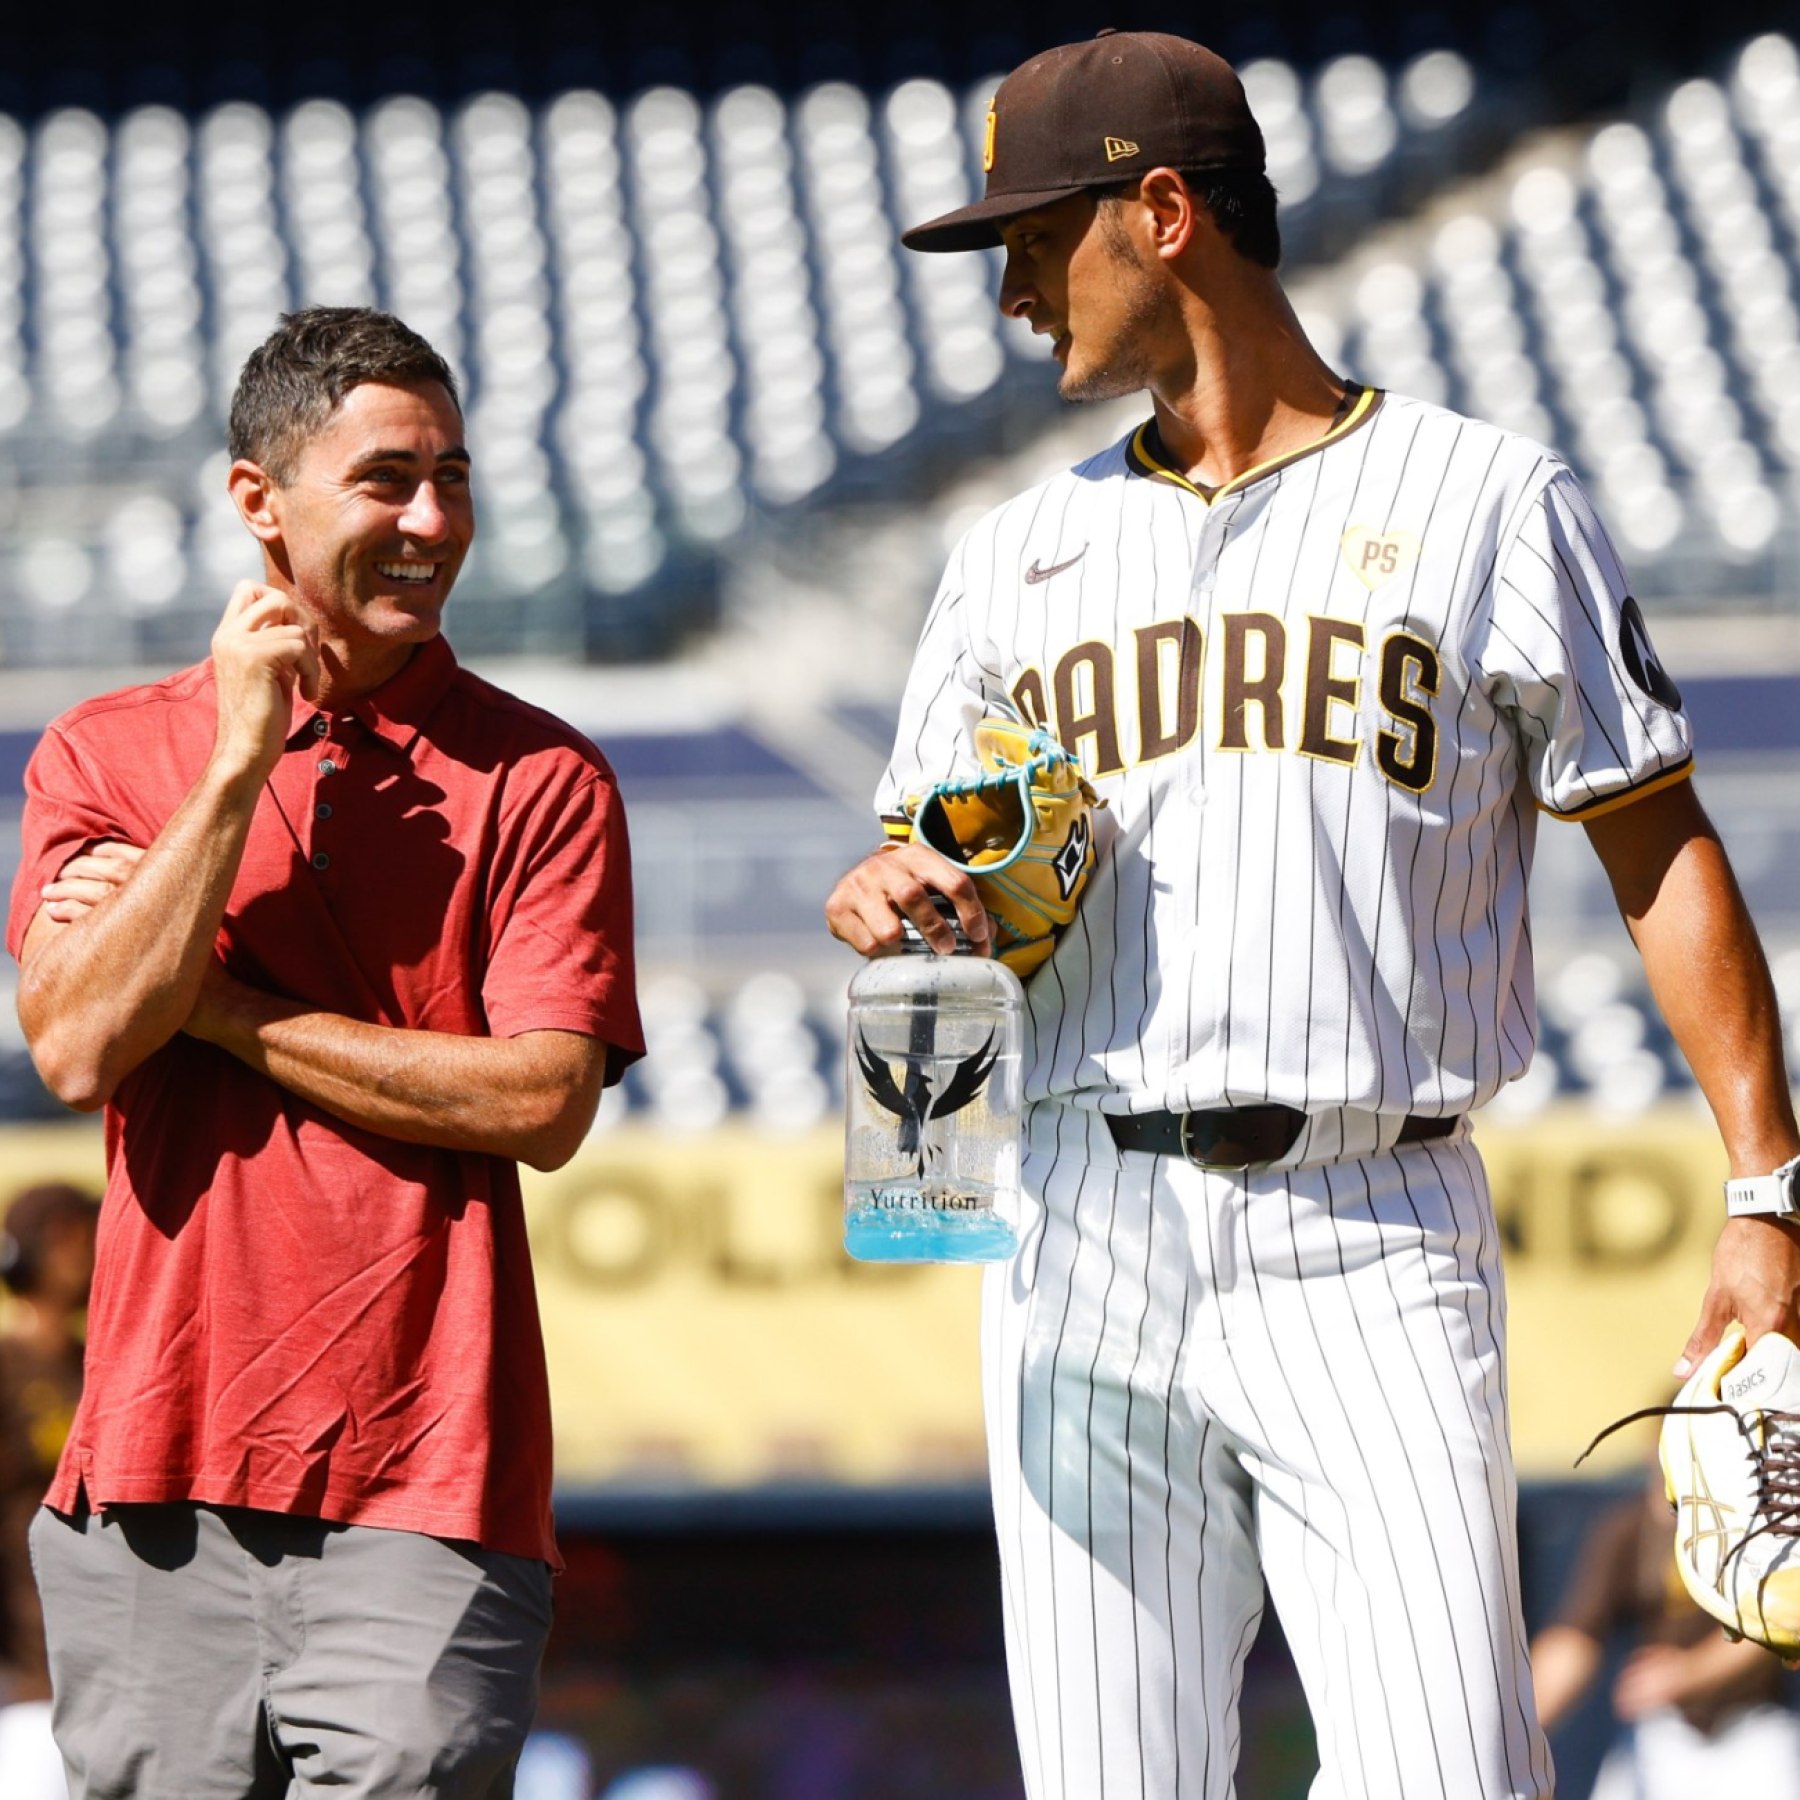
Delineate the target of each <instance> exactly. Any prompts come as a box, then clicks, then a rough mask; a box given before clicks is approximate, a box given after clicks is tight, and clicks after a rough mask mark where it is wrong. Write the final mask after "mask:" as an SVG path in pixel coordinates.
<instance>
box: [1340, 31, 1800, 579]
mask: <svg viewBox="0 0 1800 1800" xmlns="http://www.w3.org/2000/svg"><path fill="white" fill-rule="evenodd" d="M1797 275H1800V55H1797V54H1796V50H1795V47H1794V45H1793V43H1792V42H1791V41H1790V40H1789V39H1787V38H1785V37H1781V36H1778V35H1773V34H1771V35H1767V36H1763V37H1760V38H1757V39H1756V40H1754V41H1753V42H1751V43H1750V44H1748V45H1746V46H1745V47H1744V48H1743V50H1742V51H1741V52H1740V53H1739V54H1738V56H1737V57H1736V58H1735V59H1734V61H1733V63H1732V66H1731V68H1730V70H1729V72H1728V74H1727V77H1726V79H1725V80H1723V81H1713V80H1710V79H1696V80H1691V81H1687V82H1684V83H1683V84H1682V85H1680V86H1679V87H1677V88H1676V89H1674V91H1673V92H1671V93H1669V94H1668V95H1667V97H1666V98H1665V99H1664V100H1663V101H1662V103H1661V104H1660V105H1658V106H1656V107H1655V108H1654V109H1653V110H1652V111H1651V112H1650V113H1648V114H1647V115H1646V116H1645V117H1644V118H1643V119H1642V120H1641V121H1619V122H1614V123H1610V124H1607V125H1604V126H1602V127H1600V128H1599V129H1597V130H1594V131H1592V132H1591V133H1589V134H1585V136H1584V137H1583V138H1581V139H1577V140H1571V139H1569V138H1567V137H1563V138H1558V139H1556V140H1553V141H1549V142H1546V143H1544V144H1543V145H1542V146H1541V147H1540V148H1538V149H1536V150H1533V151H1530V152H1527V153H1526V154H1524V155H1523V156H1521V157H1520V158H1519V159H1518V160H1517V161H1516V162H1515V164H1514V165H1513V166H1512V168H1511V169H1510V171H1509V175H1508V179H1507V180H1506V182H1505V183H1504V184H1502V185H1501V186H1500V187H1499V189H1498V191H1494V190H1493V189H1492V188H1491V187H1490V189H1489V190H1488V191H1485V192H1481V193H1478V194H1477V195H1476V196H1474V197H1473V198H1472V199H1471V201H1470V203H1469V204H1467V205H1465V206H1459V207H1457V208H1456V209H1454V210H1451V211H1450V212H1449V213H1448V214H1447V216H1444V217H1442V218H1441V219H1440V220H1438V221H1437V222H1436V223H1435V224H1434V226H1433V227H1432V228H1431V229H1430V230H1429V231H1419V232H1415V233H1413V234H1412V238H1411V241H1410V242H1409V243H1407V244H1405V245H1403V246H1401V247H1399V248H1397V249H1396V250H1395V251H1394V253H1392V254H1388V255H1384V256H1382V257H1380V258H1379V259H1377V260H1372V261H1363V262H1359V263H1354V264H1350V265H1347V266H1346V267H1345V268H1344V269H1343V270H1342V271H1339V272H1334V273H1333V274H1331V275H1329V276H1328V277H1326V278H1325V279H1324V280H1323V281H1321V282H1320V283H1319V285H1318V288H1317V289H1316V290H1315V295H1314V303H1313V310H1311V311H1310V312H1309V314H1308V322H1309V324H1311V325H1312V326H1313V328H1314V329H1315V330H1316V331H1317V333H1318V335H1319V337H1320V338H1321V339H1322V340H1323V341H1324V342H1325V344H1326V345H1327V347H1328V351H1329V353H1332V354H1336V355H1338V356H1340V357H1341V360H1342V362H1343V363H1344V365H1345V366H1347V367H1349V368H1351V369H1354V370H1355V371H1357V372H1358V373H1359V374H1361V375H1362V376H1363V377H1364V378H1365V379H1369V380H1372V381H1375V382H1377V383H1380V384H1382V385H1384V386H1390V387H1393V388H1396V389H1399V390H1403V391H1406V392H1410V393H1414V394H1418V395H1421V396H1423V397H1425V398H1429V399H1437V400H1443V401H1445V402H1447V403H1448V404H1450V405H1452V406H1456V407H1458V408H1460V409H1462V410H1466V411H1470V412H1474V413H1477V414H1479V415H1481V416H1484V417H1487V418H1491V419H1494V420H1496V421H1497V422H1499V423H1501V424H1504V425H1508V426H1511V427H1514V428H1516V429H1518V430H1520V431H1523V432H1525V433H1527V434H1529V435H1531V436H1533V437H1537V438H1540V439H1543V440H1545V441H1547V442H1549V443H1551V444H1554V445H1556V446H1557V447H1558V448H1560V449H1561V450H1563V452H1564V453H1565V454H1566V455H1567V456H1568V457H1569V458H1570V460H1571V461H1572V462H1573V463H1574V465H1575V466H1576V468H1577V469H1578V471H1579V472H1580V473H1581V474H1582V476H1583V477H1584V479H1586V480H1587V481H1589V482H1590V483H1591V485H1592V487H1593V489H1594V491H1595V494H1596V497H1597V498H1598V500H1599V502H1600V505H1601V508H1602V510H1603V512H1604V514H1605V516H1606V518H1607V519H1608V520H1609V522H1610V523H1611V525H1612V527H1613V529H1614V530H1615V532H1616V533H1617V535H1618V536H1619V537H1620V539H1621V540H1622V544H1623V547H1624V549H1625V551H1626V553H1627V557H1628V560H1629V561H1630V563H1631V564H1632V566H1633V568H1634V570H1635V571H1636V573H1637V576H1638V579H1639V581H1640V589H1639V591H1640V593H1645V594H1656V595H1658V596H1679V595H1685V596H1687V597H1688V598H1689V599H1690V600H1695V601H1711V600H1714V599H1716V598H1717V597H1719V596H1721V595H1733V594H1736V595H1741V596H1744V597H1756V596H1762V597H1765V598H1766V597H1769V596H1772V595H1774V594H1775V593H1776V592H1778V591H1780V590H1781V589H1782V588H1783V587H1784V586H1785V587H1786V588H1787V589H1791V588H1792V585H1793V580H1794V575H1795V571H1796V567H1797V566H1800V565H1797V564H1796V560H1795V552H1796V548H1797V547H1800V534H1797V530H1796V511H1795V498H1794V496H1795V478H1796V475H1797V474H1800V312H1797V311H1796V306H1795V282H1796V276H1797Z"/></svg>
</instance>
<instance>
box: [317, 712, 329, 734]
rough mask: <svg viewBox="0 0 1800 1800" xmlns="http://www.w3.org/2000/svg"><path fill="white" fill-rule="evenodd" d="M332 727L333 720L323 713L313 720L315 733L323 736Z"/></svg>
mask: <svg viewBox="0 0 1800 1800" xmlns="http://www.w3.org/2000/svg"><path fill="white" fill-rule="evenodd" d="M330 729H331V721H330V720H329V719H328V718H326V716H325V715H324V714H323V713H320V714H319V716H318V717H317V718H316V719H314V720H313V735H314V736H315V737H323V736H324V735H325V734H326V732H328V731H329V730H330Z"/></svg>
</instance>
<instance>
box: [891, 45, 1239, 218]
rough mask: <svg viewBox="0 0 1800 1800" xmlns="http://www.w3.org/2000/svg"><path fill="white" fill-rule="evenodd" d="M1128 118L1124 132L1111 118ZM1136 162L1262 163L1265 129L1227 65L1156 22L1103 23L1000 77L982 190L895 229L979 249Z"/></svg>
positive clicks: (1182, 165)
mask: <svg viewBox="0 0 1800 1800" xmlns="http://www.w3.org/2000/svg"><path fill="white" fill-rule="evenodd" d="M1125 123H1129V124H1130V126H1131V134H1130V136H1126V135H1125V133H1124V132H1122V131H1120V130H1119V129H1118V127H1119V126H1120V125H1121V124H1125ZM1133 157H1135V158H1138V159H1140V160H1139V162H1138V168H1139V169H1140V170H1142V169H1153V168H1158V167H1161V168H1169V169H1179V170H1180V171H1181V172H1182V173H1183V174H1190V173H1201V172H1204V171H1209V170H1218V171H1223V170H1227V169H1241V170H1249V171H1260V170H1261V169H1262V168H1263V166H1264V158H1263V137H1262V132H1261V130H1260V129H1259V128H1258V126H1257V123H1256V120H1255V119H1254V118H1253V117H1252V116H1251V112H1250V103H1249V101H1247V100H1246V99H1245V98H1244V88H1243V84H1242V83H1241V82H1240V81H1239V80H1238V78H1237V76H1236V75H1235V74H1234V73H1233V72H1232V68H1231V65H1230V64H1229V63H1227V62H1224V61H1222V60H1221V59H1220V58H1219V57H1217V56H1215V55H1213V53H1212V52H1211V51H1210V50H1207V49H1204V48H1202V46H1200V45H1199V44H1196V43H1193V42H1191V41H1190V40H1189V39H1187V38H1180V37H1172V36H1170V35H1169V34H1168V33H1167V32H1162V31H1103V32H1101V33H1100V34H1099V35H1098V36H1097V37H1093V38H1089V39H1088V40H1087V41H1086V42H1084V43H1079V44H1062V45H1059V46H1058V47H1057V48H1056V49H1054V50H1046V51H1044V52H1042V53H1041V54H1040V55H1038V56H1034V57H1033V58H1032V59H1031V60H1030V61H1029V62H1027V63H1024V64H1022V65H1021V66H1020V67H1019V68H1016V69H1014V70H1013V72H1012V73H1011V74H1010V75H1009V76H1007V78H1006V79H1005V80H1004V81H1003V82H1002V83H1001V84H1000V91H999V92H998V93H997V94H996V95H995V96H994V100H993V105H992V107H991V108H990V110H989V112H988V116H987V134H986V142H985V144H984V145H983V155H982V165H983V168H984V169H985V170H986V174H987V180H986V184H985V186H986V191H985V192H984V193H983V195H982V197H981V198H980V199H979V200H977V201H975V202H974V204H973V205H970V206H961V207H958V208H957V209H956V210H955V211H954V212H949V213H945V214H944V215H943V216H942V217H941V218H936V219H932V220H930V221H928V222H927V223H926V224H924V225H915V226H914V227H913V228H912V230H910V231H908V232H905V233H903V234H902V242H904V243H905V244H906V246H907V247H908V248H909V249H912V250H981V249H991V248H993V247H994V246H995V245H997V244H998V243H999V242H1000V232H999V226H1000V225H1001V223H1002V222H1004V221H1005V220H1007V219H1016V218H1018V217H1019V215H1020V214H1021V213H1028V212H1031V211H1033V210H1035V209H1036V208H1037V207H1040V206H1048V205H1050V204H1051V203H1052V202H1054V201H1057V200H1061V199H1064V198H1066V197H1067V196H1068V195H1070V194H1079V193H1081V192H1082V191H1083V190H1084V189H1088V188H1102V187H1110V186H1113V185H1115V184H1116V183H1117V182H1119V181H1120V180H1122V179H1123V178H1124V175H1125V174H1126V173H1129V172H1128V171H1121V170H1120V169H1119V167H1118V164H1120V163H1121V162H1124V161H1125V160H1126V159H1127V158H1133Z"/></svg>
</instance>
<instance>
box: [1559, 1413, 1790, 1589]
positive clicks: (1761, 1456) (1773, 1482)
mask: <svg viewBox="0 0 1800 1800" xmlns="http://www.w3.org/2000/svg"><path fill="white" fill-rule="evenodd" d="M1707 1413H1727V1414H1729V1415H1730V1417H1731V1419H1732V1420H1733V1421H1734V1423H1735V1424H1736V1425H1737V1428H1738V1434H1739V1436H1741V1437H1742V1438H1743V1440H1744V1444H1745V1448H1746V1449H1747V1450H1748V1452H1749V1454H1750V1460H1751V1462H1752V1464H1753V1465H1754V1466H1755V1469H1756V1511H1757V1513H1758V1515H1760V1517H1761V1520H1762V1522H1761V1524H1758V1525H1753V1526H1752V1527H1751V1528H1750V1530H1748V1531H1746V1532H1745V1533H1744V1535H1743V1536H1742V1537H1741V1538H1739V1539H1738V1541H1737V1542H1736V1543H1735V1544H1734V1545H1732V1547H1731V1549H1730V1550H1728V1551H1727V1552H1726V1554H1725V1559H1724V1561H1723V1562H1721V1563H1720V1565H1719V1588H1720V1591H1721V1592H1723V1591H1724V1585H1725V1571H1726V1570H1727V1568H1729V1567H1730V1565H1731V1563H1732V1561H1733V1560H1734V1559H1735V1558H1737V1557H1739V1556H1742V1555H1743V1553H1744V1551H1745V1550H1746V1549H1747V1548H1748V1547H1749V1545H1750V1544H1751V1543H1752V1542H1753V1541H1754V1540H1755V1539H1757V1538H1759V1537H1783V1538H1800V1413H1792V1412H1781V1411H1777V1410H1775V1409H1774V1408H1770V1407H1761V1406H1753V1407H1750V1408H1748V1409H1747V1410H1745V1411H1742V1412H1740V1411H1739V1410H1738V1408H1737V1407H1735V1406H1727V1405H1726V1404H1725V1403H1724V1402H1723V1401H1720V1402H1719V1403H1718V1404H1717V1405H1713V1406H1680V1405H1677V1404H1675V1403H1674V1402H1670V1403H1669V1404H1667V1405H1664V1406H1642V1407H1639V1408H1638V1410H1637V1411H1636V1412H1634V1413H1627V1414H1626V1415H1625V1417H1624V1418H1622V1419H1615V1420H1614V1421H1613V1422H1612V1424H1610V1425H1608V1426H1607V1427H1606V1429H1605V1430H1604V1431H1601V1432H1600V1433H1598V1435H1596V1437H1595V1438H1594V1440H1593V1442H1592V1443H1590V1444H1589V1445H1588V1447H1587V1448H1586V1449H1585V1450H1584V1451H1582V1453H1581V1454H1580V1455H1579V1456H1578V1457H1576V1459H1575V1466H1576V1468H1580V1467H1581V1465H1582V1464H1583V1463H1584V1462H1586V1461H1587V1459H1588V1458H1589V1457H1590V1456H1591V1455H1593V1453H1594V1451H1595V1449H1596V1448H1598V1446H1599V1445H1601V1444H1602V1443H1604V1442H1605V1441H1606V1440H1607V1439H1608V1438H1609V1437H1611V1436H1612V1434H1613V1433H1614V1432H1615V1431H1621V1430H1623V1429H1624V1428H1625V1426H1627V1425H1635V1424H1636V1423H1637V1422H1638V1420H1640V1419H1666V1418H1672V1417H1675V1416H1677V1415H1683V1414H1686V1415H1697V1414H1707ZM1752 1418H1755V1419H1759V1420H1760V1421H1761V1422H1762V1427H1763V1441H1762V1442H1761V1443H1760V1444H1759V1443H1757V1441H1756V1439H1755V1437H1754V1436H1753V1435H1752V1426H1751V1423H1750V1422H1751V1420H1752ZM1763 1580H1764V1581H1767V1580H1768V1576H1767V1575H1765V1576H1764V1577H1763ZM1761 1598H1762V1595H1761V1583H1759V1584H1758V1593H1757V1600H1758V1604H1760V1603H1761Z"/></svg>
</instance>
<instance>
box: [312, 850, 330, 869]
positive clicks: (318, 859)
mask: <svg viewBox="0 0 1800 1800" xmlns="http://www.w3.org/2000/svg"><path fill="white" fill-rule="evenodd" d="M313 867H314V868H315V869H329V868H330V867H331V858H330V857H329V856H327V855H326V854H325V852H324V851H323V850H315V851H314V852H313Z"/></svg>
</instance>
